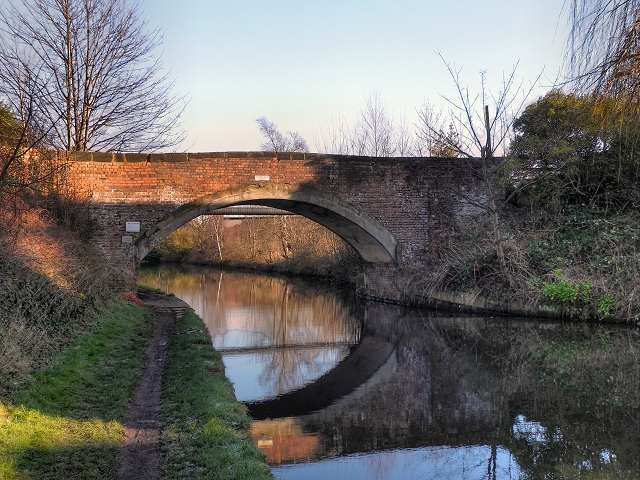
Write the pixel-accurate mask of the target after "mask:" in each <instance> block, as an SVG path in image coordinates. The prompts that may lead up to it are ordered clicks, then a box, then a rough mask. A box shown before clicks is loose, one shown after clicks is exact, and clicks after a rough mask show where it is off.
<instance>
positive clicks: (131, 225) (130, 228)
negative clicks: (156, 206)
mask: <svg viewBox="0 0 640 480" xmlns="http://www.w3.org/2000/svg"><path fill="white" fill-rule="evenodd" d="M126 231H127V232H132V233H138V232H139V231H140V222H127V225H126Z"/></svg>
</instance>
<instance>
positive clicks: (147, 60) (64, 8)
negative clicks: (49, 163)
mask: <svg viewBox="0 0 640 480" xmlns="http://www.w3.org/2000/svg"><path fill="white" fill-rule="evenodd" d="M14 1H15V0H14ZM147 27H148V25H147V23H146V22H145V21H143V20H142V19H141V17H140V13H139V11H138V8H137V6H136V5H134V6H133V7H129V6H128V5H127V3H126V1H125V0H21V2H20V4H18V5H16V4H15V3H9V5H7V8H4V9H3V10H2V12H1V13H0V35H1V37H0V39H1V43H0V96H1V97H0V98H1V99H2V100H4V101H5V102H6V103H7V104H8V105H9V106H10V107H11V108H12V110H14V111H16V112H20V113H21V114H23V112H25V98H28V97H29V95H30V94H33V93H34V92H37V96H36V97H35V99H36V102H35V104H34V108H33V119H32V120H33V121H32V123H33V124H34V125H38V126H39V128H40V129H41V130H43V131H45V130H46V131H50V133H51V135H50V140H51V143H52V145H53V146H54V147H55V148H57V149H60V150H67V151H71V150H77V151H84V150H93V151H133V152H141V151H156V150H159V149H165V148H171V147H175V146H176V145H178V144H179V143H180V142H181V141H182V140H183V139H184V138H185V133H184V132H183V131H182V130H181V129H180V123H179V121H180V116H181V114H182V112H183V110H184V108H185V106H186V101H185V99H184V97H183V98H178V97H175V96H173V95H172V94H171V90H172V89H173V86H174V85H173V83H172V82H171V81H170V80H169V79H168V76H167V75H166V74H163V73H162V71H163V65H162V63H161V62H160V60H159V58H158V57H157V55H156V53H155V52H156V51H157V49H158V47H159V46H160V44H161V40H162V37H161V34H160V32H159V31H158V30H154V31H151V32H150V33H146V30H147ZM29 89H31V90H29Z"/></svg>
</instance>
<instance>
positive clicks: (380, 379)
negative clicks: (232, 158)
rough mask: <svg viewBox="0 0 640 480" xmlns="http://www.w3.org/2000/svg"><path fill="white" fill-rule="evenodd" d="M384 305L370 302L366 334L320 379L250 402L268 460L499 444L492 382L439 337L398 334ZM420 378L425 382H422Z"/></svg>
mask: <svg viewBox="0 0 640 480" xmlns="http://www.w3.org/2000/svg"><path fill="white" fill-rule="evenodd" d="M386 310H387V308H386V307H385V306H384V305H370V306H369V308H368V312H367V317H368V318H367V322H366V325H367V327H366V330H367V331H368V334H365V335H364V336H363V338H362V341H361V343H360V344H359V346H358V347H357V348H355V349H354V350H353V351H352V352H351V354H350V355H349V356H348V357H347V358H345V359H344V360H343V361H342V362H341V363H340V364H339V365H337V366H336V367H335V368H334V369H332V370H331V371H330V372H327V373H326V374H325V375H324V376H323V377H320V378H318V379H317V380H316V381H315V382H314V383H312V384H310V385H307V386H305V387H303V388H301V389H298V390H296V391H293V392H289V393H287V394H285V395H283V396H281V397H280V398H277V399H273V400H269V401H262V402H253V403H249V404H248V407H249V410H250V413H251V414H252V416H254V418H256V419H257V420H256V421H254V422H253V425H252V435H253V437H254V440H255V441H256V443H257V445H258V446H259V447H260V449H261V450H262V451H263V452H264V453H265V454H266V455H267V461H268V462H269V463H271V464H273V465H277V464H287V463H293V462H296V463H297V462H305V461H313V460H317V459H320V458H327V457H334V456H341V455H348V454H352V453H366V452H371V451H380V450H389V449H402V448H416V447H429V446H442V445H459V446H464V445H492V444H494V443H495V441H496V438H495V432H496V426H497V424H498V423H499V418H498V417H499V415H497V413H496V411H497V410H496V408H495V406H494V403H493V400H492V399H494V398H495V392H494V391H493V390H491V387H489V390H487V385H492V384H494V383H493V382H489V383H486V382H485V380H486V378H485V379H481V375H478V374H477V373H476V372H474V371H473V370H474V366H473V365H472V364H469V362H468V361H467V360H466V359H464V358H461V357H460V356H459V355H458V354H457V353H456V352H455V351H453V350H452V349H450V348H449V347H448V346H447V345H446V343H445V342H443V341H442V337H440V336H439V335H431V336H423V337H421V338H416V337H415V336H412V335H404V336H403V335H397V334H398V332H397V331H396V327H397V324H398V323H397V320H398V319H397V316H396V315H393V316H390V315H389V314H388V313H389V312H387V311H386ZM391 331H393V333H392V334H390V332H391ZM387 338H394V339H395V340H394V341H393V343H392V342H390V341H387V340H386V339H387ZM369 357H370V358H371V360H369ZM374 359H376V360H374ZM416 377H421V378H424V379H425V380H424V382H423V383H422V384H419V383H416ZM269 409H272V410H269ZM278 417H280V418H278Z"/></svg>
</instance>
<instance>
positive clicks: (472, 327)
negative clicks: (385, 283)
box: [140, 265, 640, 480]
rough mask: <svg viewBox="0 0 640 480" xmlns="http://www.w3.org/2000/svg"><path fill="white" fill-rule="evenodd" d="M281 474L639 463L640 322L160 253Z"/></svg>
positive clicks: (355, 475)
mask: <svg viewBox="0 0 640 480" xmlns="http://www.w3.org/2000/svg"><path fill="white" fill-rule="evenodd" d="M140 283H141V284H144V285H148V286H150V287H155V288H159V289H162V290H164V291H165V292H168V293H173V294H175V295H176V296H177V297H179V298H181V299H183V300H184V301H186V302H187V303H188V304H189V305H191V306H192V307H193V308H194V310H195V311H196V313H197V314H198V315H199V316H200V317H201V318H202V319H203V320H204V321H205V323H206V325H207V327H208V328H209V331H210V333H211V336H212V340H213V345H214V347H215V348H216V349H218V350H221V351H222V352H223V359H224V363H225V366H226V374H227V376H228V377H229V378H230V379H231V381H232V382H233V383H234V388H235V392H236V396H237V398H238V400H239V401H241V402H243V403H245V404H247V406H248V407H249V410H250V412H251V413H252V416H253V418H254V419H255V420H254V422H253V424H252V435H253V437H254V440H255V442H256V444H257V445H258V446H259V448H260V449H261V450H262V451H263V452H264V453H265V454H266V456H267V460H268V462H269V464H270V465H271V466H272V471H273V473H274V475H275V476H276V477H277V478H279V479H287V480H294V479H304V480H313V479H322V480H325V479H332V480H351V479H358V480H360V479H371V480H396V479H397V480H407V479H470V480H471V479H529V478H535V479H538V478H539V479H565V478H566V479H569V478H571V479H576V478H577V479H637V478H638V468H639V462H638V457H639V449H640V446H639V428H638V403H639V399H638V386H639V372H638V331H637V329H635V328H619V327H612V326H601V325H578V324H567V323H551V322H548V321H535V320H525V319H515V318H502V317H478V316H468V317H461V316H456V317H452V316H445V315H441V314H434V313H433V312H428V311H425V310H420V309H407V308H401V307H396V306H391V305H386V304H380V303H372V302H364V301H361V300H358V299H355V298H353V297H350V296H346V295H344V294H341V293H340V292H337V291H335V290H332V289H331V288H329V287H327V286H325V285H323V284H322V283H320V282H317V281H304V280H300V279H287V278H277V277H269V276H262V275H254V274H246V273H238V272H230V271H222V270H218V269H213V268H206V267H177V266H170V265H163V266H160V267H147V268H144V269H143V270H142V271H141V274H140Z"/></svg>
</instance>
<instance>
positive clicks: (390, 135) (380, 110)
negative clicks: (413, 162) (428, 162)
mask: <svg viewBox="0 0 640 480" xmlns="http://www.w3.org/2000/svg"><path fill="white" fill-rule="evenodd" d="M414 143H415V140H414V138H413V134H412V132H410V131H409V128H408V127H407V123H406V120H405V119H404V118H402V119H401V120H400V121H394V119H393V117H392V116H391V115H390V114H389V111H388V109H387V106H386V105H385V104H384V102H383V101H382V99H381V98H380V94H379V93H378V92H373V93H371V94H370V95H369V96H367V97H366V99H365V103H364V105H363V106H361V107H360V117H359V118H358V120H357V121H356V122H355V123H354V125H353V127H350V126H349V124H348V123H347V122H346V121H345V120H343V119H339V120H338V122H337V123H336V122H333V123H332V125H331V128H330V129H328V131H327V134H326V135H325V134H324V132H321V134H320V138H319V139H316V146H317V148H318V150H322V151H324V152H326V153H338V154H344V155H368V156H372V157H394V156H412V155H414V154H415V148H414ZM318 144H319V145H318Z"/></svg>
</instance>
